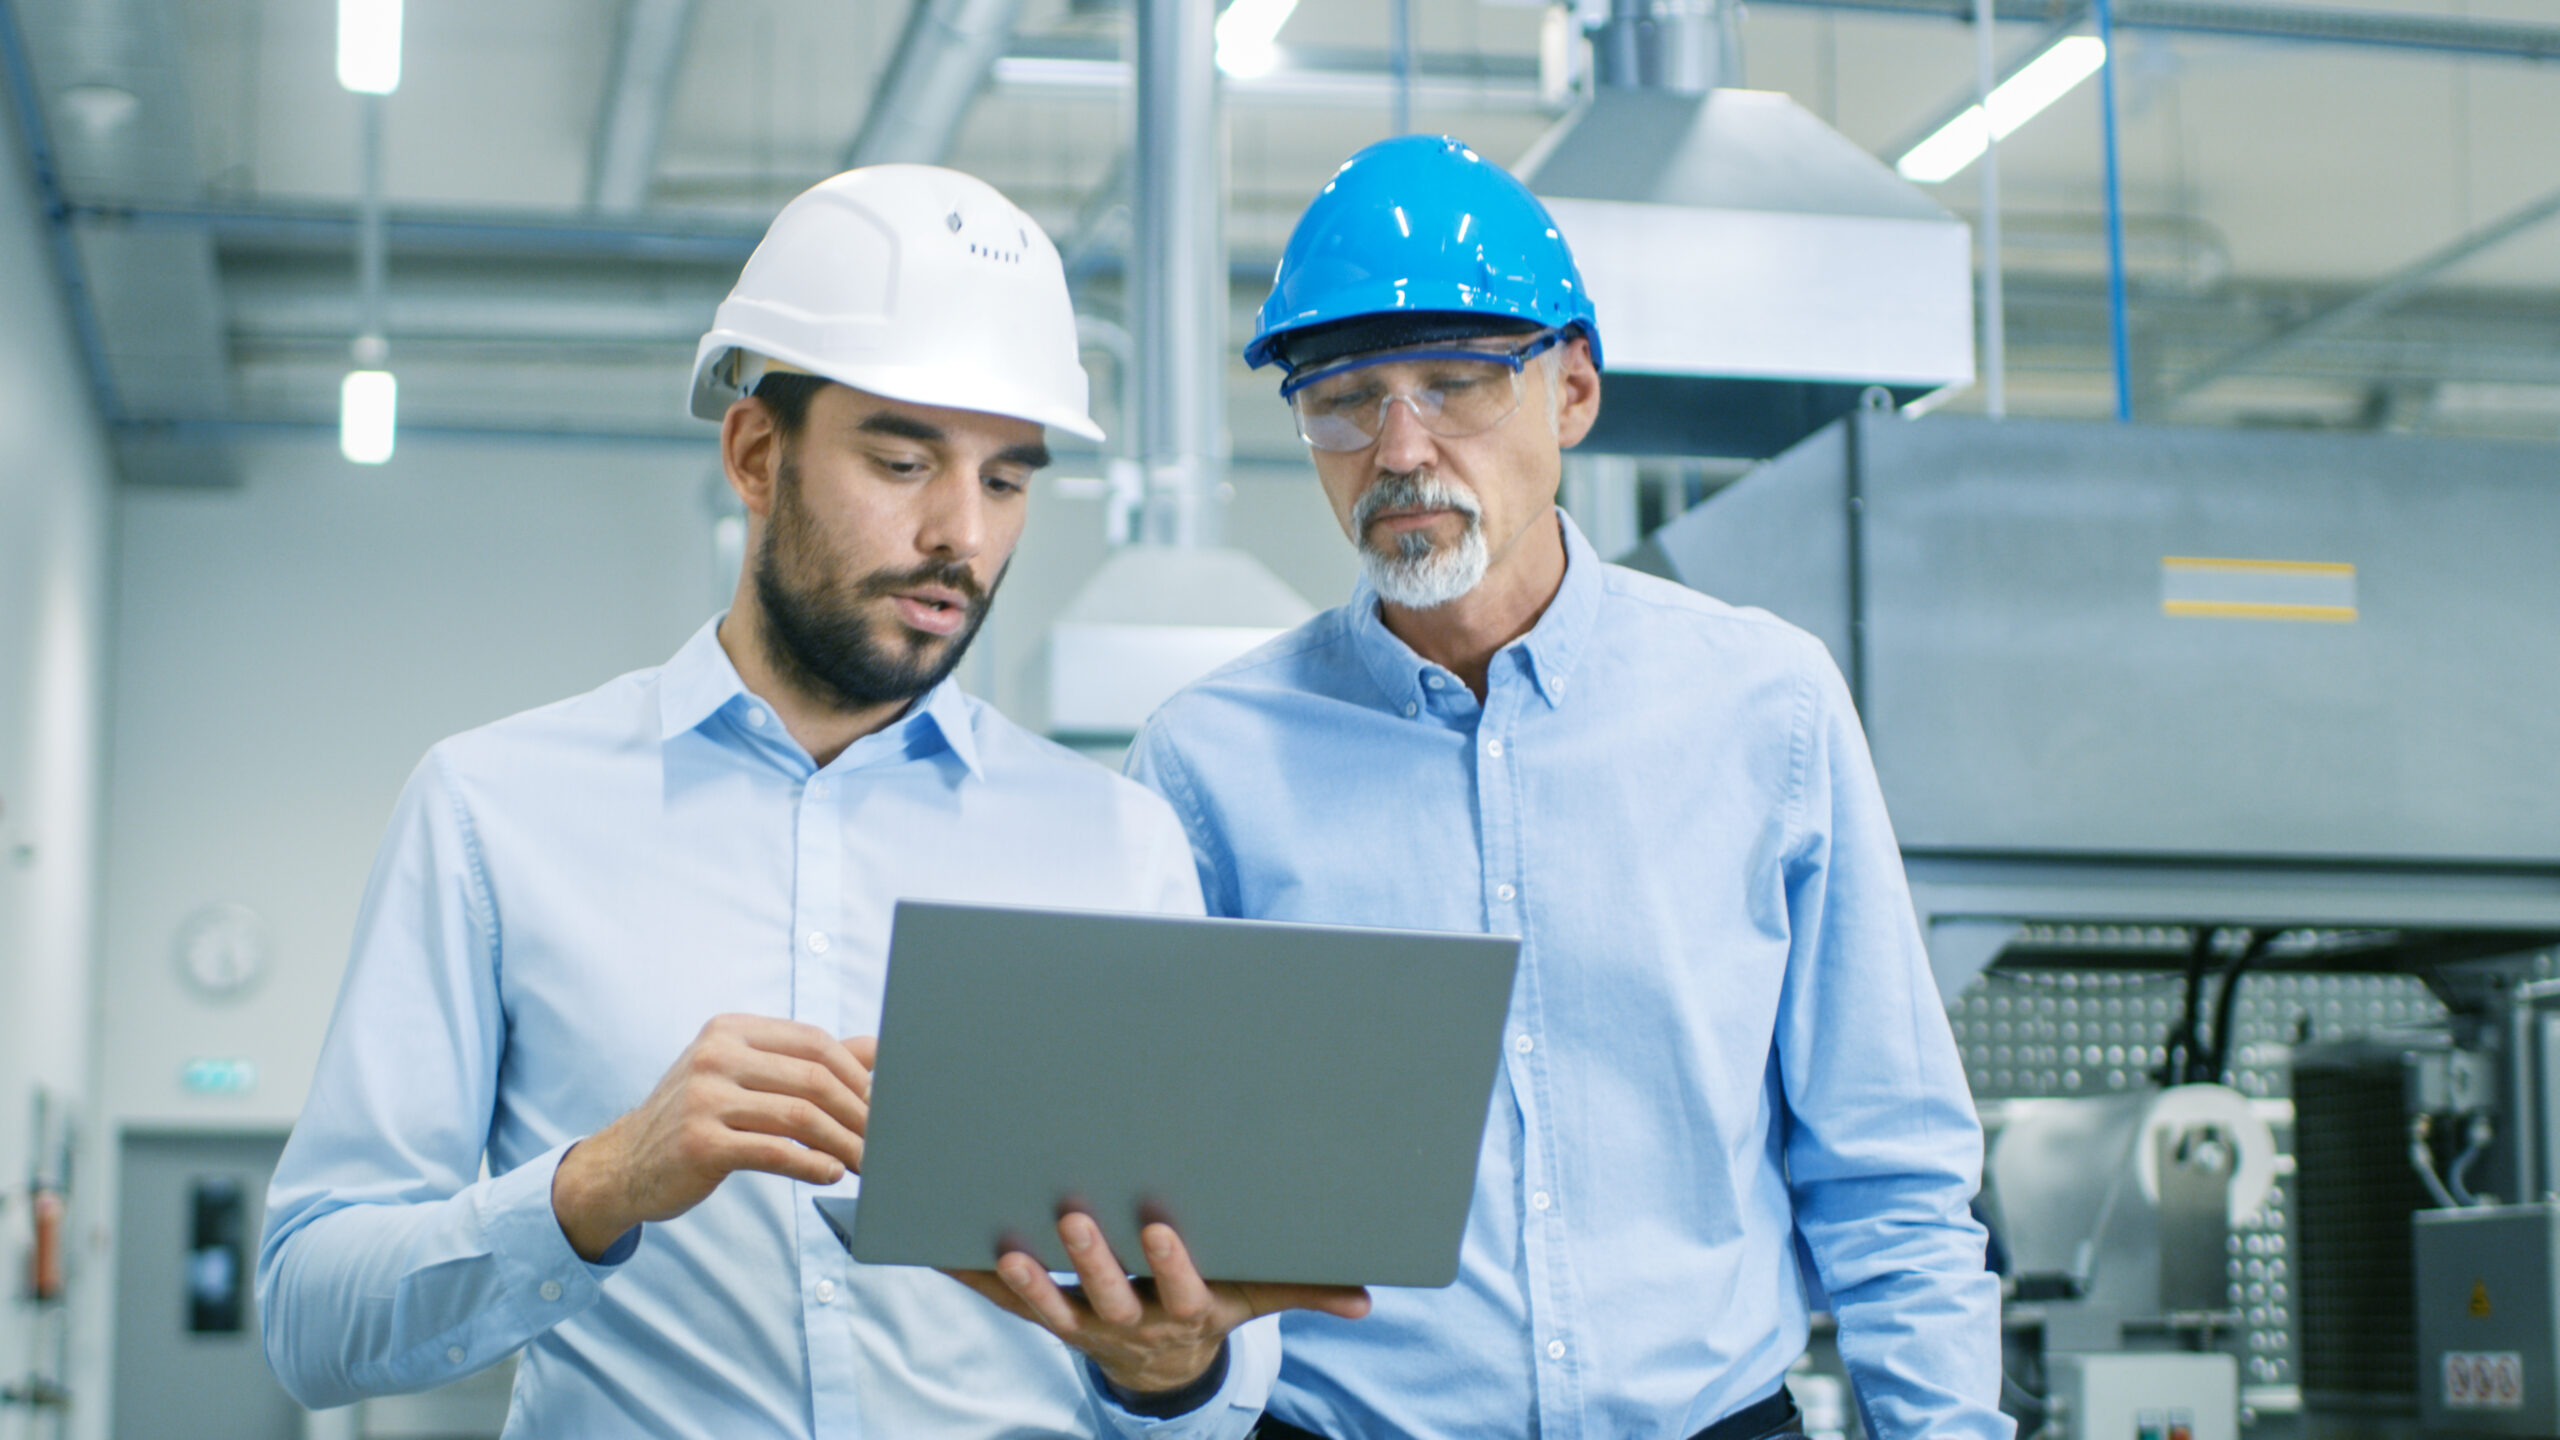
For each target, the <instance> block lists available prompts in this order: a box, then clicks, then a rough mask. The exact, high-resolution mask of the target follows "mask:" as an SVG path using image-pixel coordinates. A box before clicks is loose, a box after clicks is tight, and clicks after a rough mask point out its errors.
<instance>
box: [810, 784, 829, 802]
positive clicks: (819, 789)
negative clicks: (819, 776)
mask: <svg viewBox="0 0 2560 1440" xmlns="http://www.w3.org/2000/svg"><path fill="white" fill-rule="evenodd" d="M809 798H810V799H812V800H824V799H826V798H827V782H826V781H824V780H812V781H810V782H809Z"/></svg>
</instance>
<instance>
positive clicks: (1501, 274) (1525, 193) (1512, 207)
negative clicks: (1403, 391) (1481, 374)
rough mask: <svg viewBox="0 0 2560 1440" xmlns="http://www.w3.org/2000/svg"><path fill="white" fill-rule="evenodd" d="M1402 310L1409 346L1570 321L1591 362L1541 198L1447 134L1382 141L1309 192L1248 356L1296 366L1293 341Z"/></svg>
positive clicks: (1587, 312)
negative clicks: (1464, 333) (1473, 332)
mask: <svg viewBox="0 0 2560 1440" xmlns="http://www.w3.org/2000/svg"><path fill="white" fill-rule="evenodd" d="M1404 317H1410V319H1411V320H1413V321H1415V322H1420V323H1418V324H1417V325H1415V326H1412V327H1409V330H1408V334H1409V338H1410V339H1411V340H1414V341H1425V340H1432V339H1442V338H1447V337H1448V336H1450V335H1452V334H1455V333H1460V332H1459V330H1458V329H1452V328H1450V326H1451V325H1455V326H1458V327H1470V326H1472V327H1473V328H1477V329H1484V330H1500V329H1549V328H1553V329H1565V330H1578V331H1580V332H1581V333H1582V334H1583V335H1584V336H1586V337H1588V338H1589V340H1590V342H1591V360H1592V363H1593V364H1595V365H1596V364H1598V363H1599V361H1600V326H1599V322H1598V319H1597V317H1595V316H1594V315H1593V313H1592V309H1591V297H1590V295H1589V294H1588V293H1587V292H1585V291H1584V290H1583V288H1582V272H1581V271H1579V270H1576V269H1575V268H1574V265H1573V252H1572V251H1571V250H1570V249H1567V248H1566V246H1565V243H1564V236H1563V235H1562V234H1561V233H1559V232H1558V231H1557V229H1556V222H1555V220H1554V218H1553V217H1551V216H1549V215H1548V214H1547V207H1546V206H1544V205H1541V204H1539V203H1538V197H1537V196H1535V195H1532V194H1530V193H1529V188H1528V187H1527V186H1525V185H1523V184H1521V183H1520V182H1519V181H1518V180H1515V179H1513V178H1512V177H1511V174H1510V172H1508V171H1506V170H1504V169H1503V168H1502V167H1501V166H1499V165H1496V164H1494V163H1493V162H1492V161H1490V160H1487V159H1485V158H1484V157H1483V156H1481V155H1478V154H1477V153H1476V152H1475V151H1473V150H1470V149H1468V148H1467V147H1466V146H1465V145H1464V144H1462V143H1460V142H1459V141H1457V140H1453V139H1451V138H1450V137H1448V136H1446V135H1405V136H1400V137H1398V138H1396V139H1393V140H1382V141H1380V142H1378V143H1377V144H1375V145H1372V146H1370V147H1369V148H1367V149H1365V150H1363V151H1361V152H1360V153H1359V154H1357V155H1354V156H1352V157H1351V158H1350V159H1348V160H1346V161H1344V162H1343V163H1342V168H1341V169H1339V170H1337V171H1335V172H1334V175H1333V178H1332V179H1331V180H1329V181H1327V182H1326V183H1325V187H1324V189H1322V190H1320V191H1318V192H1316V198H1315V200H1314V201H1313V202H1312V203H1310V204H1309V205H1308V206H1307V213H1305V214H1304V215H1301V216H1299V217H1298V228H1296V229H1295V230H1292V231H1290V232H1289V244H1288V247H1287V248H1286V249H1284V250H1283V251H1281V253H1280V269H1279V271H1278V273H1276V274H1275V275H1273V276H1272V281H1271V298H1269V299H1267V300H1265V301H1263V302H1262V311H1261V314H1260V315H1258V316H1257V317H1255V323H1254V336H1253V342H1252V343H1251V344H1249V345H1247V346H1245V347H1244V358H1245V363H1246V364H1248V365H1251V366H1253V367H1254V368H1256V369H1260V368H1261V367H1263V366H1265V365H1269V364H1272V363H1274V362H1275V361H1276V362H1279V363H1281V364H1284V365H1288V366H1290V368H1293V369H1295V368H1298V366H1300V365H1303V364H1305V363H1307V357H1305V356H1303V355H1300V356H1292V355H1291V354H1290V353H1289V348H1290V339H1291V337H1292V336H1299V337H1304V336H1306V335H1307V334H1308V332H1312V331H1316V330H1319V329H1323V328H1324V327H1328V326H1337V325H1340V324H1341V323H1342V322H1344V321H1348V320H1359V319H1364V318H1404ZM1435 322H1436V323H1435ZM1390 333H1392V332H1390ZM1391 343H1392V342H1391ZM1371 348H1374V347H1371Z"/></svg>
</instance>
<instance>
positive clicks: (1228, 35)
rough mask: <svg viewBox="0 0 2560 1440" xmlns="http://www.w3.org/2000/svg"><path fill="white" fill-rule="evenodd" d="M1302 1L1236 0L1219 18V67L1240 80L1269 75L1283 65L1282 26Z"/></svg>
mask: <svg viewBox="0 0 2560 1440" xmlns="http://www.w3.org/2000/svg"><path fill="white" fill-rule="evenodd" d="M1297 8H1298V0H1235V3H1234V4H1232V5H1229V6H1228V7H1227V13H1226V14H1224V15H1221V16H1219V17H1218V68H1219V69H1221V70H1224V71H1225V72H1227V73H1228V74H1229V75H1232V76H1234V77H1236V78H1237V79H1239V80H1250V79H1252V78H1253V77H1255V76H1257V75H1268V74H1270V73H1271V72H1272V70H1274V69H1275V68H1277V67H1278V66H1279V64H1280V47H1279V46H1278V45H1276V44H1275V43H1273V42H1275V41H1276V40H1278V39H1279V38H1280V27H1281V26H1283V25H1286V24H1288V23H1289V15H1290V12H1292V11H1294V10H1296V9H1297Z"/></svg>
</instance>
